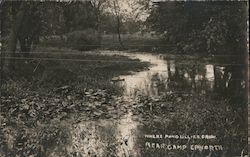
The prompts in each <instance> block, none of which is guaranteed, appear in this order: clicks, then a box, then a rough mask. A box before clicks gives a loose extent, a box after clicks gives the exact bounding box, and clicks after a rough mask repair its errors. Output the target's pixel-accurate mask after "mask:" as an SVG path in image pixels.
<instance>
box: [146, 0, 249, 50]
mask: <svg viewBox="0 0 250 157" xmlns="http://www.w3.org/2000/svg"><path fill="white" fill-rule="evenodd" d="M147 22H148V24H149V25H150V26H151V29H153V30H155V31H157V32H159V33H161V34H164V36H163V43H164V44H169V45H170V46H173V47H174V48H175V49H174V51H177V52H179V53H186V54H193V53H203V54H217V55H218V54H237V55H239V53H240V54H242V55H243V54H246V50H247V49H246V39H247V34H246V29H247V2H226V1H223V2H213V1H211V2H206V3H203V2H160V3H157V4H156V7H155V8H154V9H152V11H151V13H150V16H149V18H148V19H147Z"/></svg>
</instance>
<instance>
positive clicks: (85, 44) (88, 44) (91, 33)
mask: <svg viewBox="0 0 250 157" xmlns="http://www.w3.org/2000/svg"><path fill="white" fill-rule="evenodd" d="M67 36H68V39H67V42H68V45H69V47H71V48H72V49H76V50H80V51H87V50H92V49H96V48H98V47H99V45H100V40H99V36H98V33H97V31H96V30H93V29H86V30H82V31H74V32H71V33H68V35H67Z"/></svg>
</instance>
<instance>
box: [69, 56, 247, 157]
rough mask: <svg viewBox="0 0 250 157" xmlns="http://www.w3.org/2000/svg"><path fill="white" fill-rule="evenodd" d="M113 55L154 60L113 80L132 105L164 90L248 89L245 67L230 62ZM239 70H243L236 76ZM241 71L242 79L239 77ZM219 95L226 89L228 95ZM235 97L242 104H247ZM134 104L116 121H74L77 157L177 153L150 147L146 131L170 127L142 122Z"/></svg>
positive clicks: (185, 92)
mask: <svg viewBox="0 0 250 157" xmlns="http://www.w3.org/2000/svg"><path fill="white" fill-rule="evenodd" d="M103 53H104V54H106V53H107V52H103ZM108 54H109V55H123V56H127V57H129V58H132V59H139V60H140V61H141V62H149V63H150V64H151V66H150V67H149V68H147V69H145V70H143V71H139V72H131V74H128V75H122V76H119V77H117V78H116V81H115V82H113V83H115V84H118V85H119V86H122V87H124V93H123V96H122V99H123V100H124V101H126V102H127V103H131V104H132V103H135V102H136V101H137V99H138V97H141V96H145V97H149V98H150V99H152V100H158V99H160V98H161V96H162V95H163V94H164V93H168V94H169V95H177V96H178V97H181V96H183V95H184V96H187V97H190V99H192V96H193V95H203V96H204V97H206V95H212V94H215V95H217V97H223V98H227V97H229V96H230V95H232V94H233V93H232V91H230V89H232V88H236V86H239V87H237V88H236V90H238V91H239V92H241V93H243V92H242V91H243V90H244V84H245V82H244V81H245V80H244V78H243V76H241V75H239V73H240V72H241V71H240V69H241V68H240V67H237V68H238V70H235V68H232V66H230V65H229V66H227V65H226V64H218V63H216V62H211V61H207V60H205V61H204V60H200V59H197V58H189V59H184V60H183V59H182V58H181V59H179V58H178V57H173V56H164V55H152V54H147V53H135V54H131V53H126V52H108ZM131 64H132V63H131ZM232 69H233V70H232ZM235 71H236V72H237V73H238V74H234V73H235ZM235 75H237V78H233V77H235ZM235 80H236V81H235ZM217 91H218V92H217ZM218 93H222V95H219V94H218ZM236 97H238V99H237V100H240V99H241V95H240V94H239V93H238V96H236ZM206 98H207V97H206ZM207 99H211V98H210V97H209V98H207ZM234 100H235V102H237V103H242V102H238V101H237V100H236V99H234ZM132 108H133V106H132V105H131V109H130V108H129V109H128V112H127V113H126V114H125V115H124V116H122V117H121V118H119V119H116V120H112V119H108V120H105V119H102V120H95V121H83V122H80V123H78V124H76V125H74V128H73V129H72V131H71V135H72V144H70V146H68V150H69V151H71V152H75V156H79V157H80V156H100V157H102V156H119V157H122V156H124V157H129V156H154V157H156V156H171V153H170V154H169V153H166V152H164V151H162V150H155V149H152V150H149V149H147V148H145V139H144V137H145V135H146V134H152V133H154V132H155V131H153V129H152V128H159V130H166V131H167V128H166V126H164V125H161V123H152V124H151V125H150V126H148V125H146V124H144V123H142V122H141V121H140V120H139V119H141V118H142V117H141V116H140V115H139V114H134V113H133V110H132ZM156 132H157V131H156ZM163 134H164V132H163ZM166 154H168V155H166ZM173 156H175V155H173Z"/></svg>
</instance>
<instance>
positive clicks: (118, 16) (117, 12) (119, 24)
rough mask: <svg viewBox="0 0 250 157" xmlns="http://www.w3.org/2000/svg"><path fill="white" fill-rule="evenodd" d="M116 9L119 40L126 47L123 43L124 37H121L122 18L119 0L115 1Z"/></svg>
mask: <svg viewBox="0 0 250 157" xmlns="http://www.w3.org/2000/svg"><path fill="white" fill-rule="evenodd" d="M114 9H115V14H116V21H117V34H118V41H119V43H120V45H121V47H122V48H124V45H123V43H122V38H121V19H120V13H119V6H118V2H117V0H115V1H114Z"/></svg>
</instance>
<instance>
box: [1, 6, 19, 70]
mask: <svg viewBox="0 0 250 157" xmlns="http://www.w3.org/2000/svg"><path fill="white" fill-rule="evenodd" d="M13 12H14V11H13ZM23 16H24V10H23V6H21V7H20V9H19V10H18V11H17V13H15V12H14V13H13V16H12V27H11V32H10V36H9V39H8V46H7V52H5V56H4V57H5V60H4V65H3V70H4V71H5V72H10V71H11V70H12V69H13V66H14V60H13V58H12V57H14V55H15V51H16V45H17V33H18V29H19V27H20V25H21V22H22V18H23Z"/></svg>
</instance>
